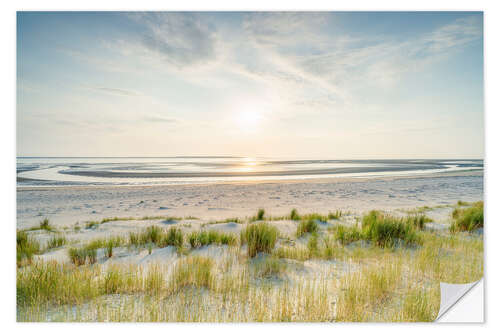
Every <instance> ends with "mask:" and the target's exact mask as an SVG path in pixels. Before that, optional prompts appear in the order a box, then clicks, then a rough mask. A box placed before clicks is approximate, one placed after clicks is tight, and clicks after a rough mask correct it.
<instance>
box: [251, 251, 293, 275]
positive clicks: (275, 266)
mask: <svg viewBox="0 0 500 333" xmlns="http://www.w3.org/2000/svg"><path fill="white" fill-rule="evenodd" d="M251 268H252V273H253V275H254V276H255V277H257V278H272V277H280V276H281V275H283V274H284V273H285V271H286V269H287V265H286V263H285V262H284V261H283V260H281V259H279V258H278V257H275V256H272V255H266V256H264V257H263V258H257V259H255V260H254V261H253V262H252V265H251Z"/></svg>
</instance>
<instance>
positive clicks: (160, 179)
mask: <svg viewBox="0 0 500 333" xmlns="http://www.w3.org/2000/svg"><path fill="white" fill-rule="evenodd" d="M482 169H483V160H417V159H414V160H298V159H295V160H287V159H273V158H250V157H210V156H207V157H161V158H139V157H127V158H101V157H99V158H97V157H95V158H88V157H85V158H76V157H71V158H69V157H68V158H62V157H57V158H53V157H52V158H49V157H18V158H17V185H18V186H67V185H92V184H95V185H104V184H107V185H163V184H183V183H210V182H224V181H245V180H279V179H309V178H329V177H380V176H388V175H389V176H390V175H393V176H398V175H413V174H415V175H417V174H429V173H438V172H450V171H461V170H463V171H465V170H482Z"/></svg>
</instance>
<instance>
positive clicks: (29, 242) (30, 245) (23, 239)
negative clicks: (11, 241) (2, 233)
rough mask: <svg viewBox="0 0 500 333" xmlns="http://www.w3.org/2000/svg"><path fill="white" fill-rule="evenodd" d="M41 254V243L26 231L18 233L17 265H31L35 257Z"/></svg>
mask: <svg viewBox="0 0 500 333" xmlns="http://www.w3.org/2000/svg"><path fill="white" fill-rule="evenodd" d="M38 253H40V243H39V242H38V241H37V240H36V239H34V238H33V237H30V236H29V235H28V234H27V233H26V231H17V234H16V256H17V265H18V266H23V265H24V264H31V262H32V260H33V255H35V254H38Z"/></svg>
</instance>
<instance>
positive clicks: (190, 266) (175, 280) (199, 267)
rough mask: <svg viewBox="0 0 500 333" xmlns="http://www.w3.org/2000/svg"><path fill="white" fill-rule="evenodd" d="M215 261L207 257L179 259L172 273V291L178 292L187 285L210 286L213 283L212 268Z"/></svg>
mask: <svg viewBox="0 0 500 333" xmlns="http://www.w3.org/2000/svg"><path fill="white" fill-rule="evenodd" d="M213 267H214V262H213V260H212V259H210V258H207V257H198V256H195V257H187V258H184V259H182V260H181V261H179V262H178V263H177V264H176V265H175V267H174V272H173V274H172V279H171V282H170V288H171V289H170V290H171V292H178V291H179V290H180V289H182V288H185V287H189V286H192V287H197V288H200V287H205V288H210V287H211V285H212V283H213V274H212V269H213Z"/></svg>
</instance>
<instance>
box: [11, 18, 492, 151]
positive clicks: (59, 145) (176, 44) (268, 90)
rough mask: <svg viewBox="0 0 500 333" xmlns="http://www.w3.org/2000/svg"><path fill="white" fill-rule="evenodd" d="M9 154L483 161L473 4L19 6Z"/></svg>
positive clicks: (478, 32)
mask: <svg viewBox="0 0 500 333" xmlns="http://www.w3.org/2000/svg"><path fill="white" fill-rule="evenodd" d="M16 90H17V133H16V136H17V155H18V156H68V157H69V156H100V157H114V156H117V157H118V156H121V157H123V156H147V157H154V156H158V157H163V156H180V155H182V156H186V155H187V156H193V155H200V156H202V155H203V156H206V155H210V156H214V155H224V156H228V155H232V156H252V157H289V158H320V159H326V158H328V159H369V158H381V159H382V158H483V155H484V123H483V122H484V111H483V109H484V104H483V15H482V13H478V12H472V13H470V12H408V13H405V12H389V13H384V12H200V13H197V12H52V13H51V12H18V14H17V88H16Z"/></svg>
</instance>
